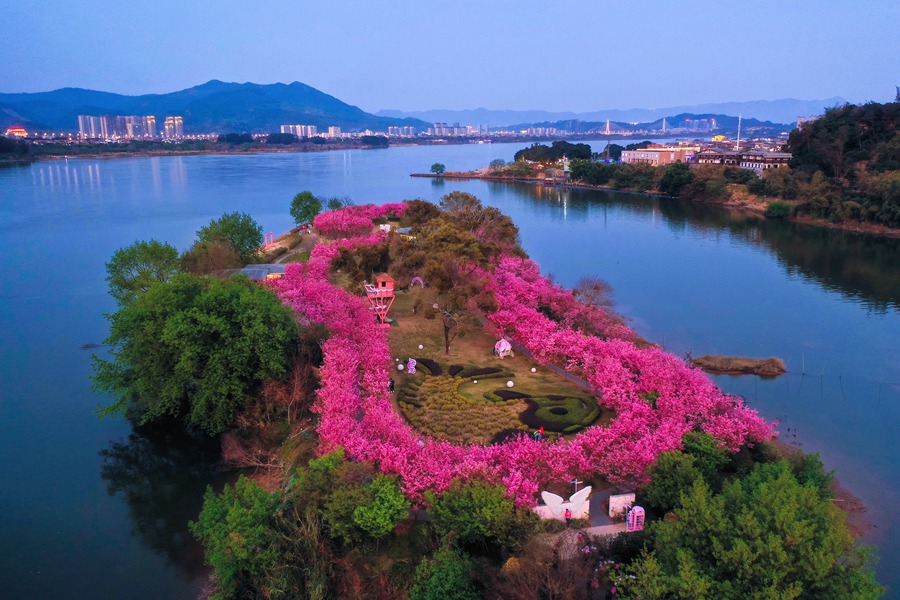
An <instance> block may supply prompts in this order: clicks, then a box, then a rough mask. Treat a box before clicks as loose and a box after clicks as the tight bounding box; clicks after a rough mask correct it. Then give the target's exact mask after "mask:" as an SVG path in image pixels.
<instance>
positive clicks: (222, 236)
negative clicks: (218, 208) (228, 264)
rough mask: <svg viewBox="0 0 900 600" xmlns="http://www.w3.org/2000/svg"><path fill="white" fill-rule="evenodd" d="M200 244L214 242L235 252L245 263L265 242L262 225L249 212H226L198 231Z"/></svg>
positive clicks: (251, 258) (250, 259)
mask: <svg viewBox="0 0 900 600" xmlns="http://www.w3.org/2000/svg"><path fill="white" fill-rule="evenodd" d="M197 241H198V242H199V243H200V244H211V243H214V242H217V243H221V244H223V245H225V247H227V248H228V249H229V250H232V251H233V252H235V253H236V254H237V255H238V257H239V258H240V260H241V261H242V262H243V263H245V264H246V263H249V262H251V261H252V260H253V259H254V258H255V257H256V253H257V251H258V250H259V247H260V246H261V245H262V243H263V231H262V227H260V226H259V224H258V223H257V222H256V221H254V220H253V217H251V216H250V215H248V214H247V213H241V212H233V213H226V214H224V215H222V216H221V217H219V218H218V219H213V220H212V221H210V222H209V225H206V226H204V227H201V228H200V230H199V231H198V232H197Z"/></svg>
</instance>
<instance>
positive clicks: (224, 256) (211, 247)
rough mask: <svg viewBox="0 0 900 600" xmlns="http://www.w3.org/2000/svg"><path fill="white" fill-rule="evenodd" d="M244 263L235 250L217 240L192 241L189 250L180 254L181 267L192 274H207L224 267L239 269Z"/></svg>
mask: <svg viewBox="0 0 900 600" xmlns="http://www.w3.org/2000/svg"><path fill="white" fill-rule="evenodd" d="M244 264H245V263H244V261H243V260H241V257H240V255H239V254H238V253H237V252H235V251H234V250H232V249H231V247H230V246H228V245H227V244H225V243H224V242H220V241H218V240H212V241H209V242H194V245H193V246H191V248H190V250H188V251H187V252H185V253H184V254H182V255H181V265H182V268H184V270H185V271H186V272H188V273H193V274H194V275H209V274H210V273H215V272H216V271H221V270H224V269H239V268H241V267H243V266H244Z"/></svg>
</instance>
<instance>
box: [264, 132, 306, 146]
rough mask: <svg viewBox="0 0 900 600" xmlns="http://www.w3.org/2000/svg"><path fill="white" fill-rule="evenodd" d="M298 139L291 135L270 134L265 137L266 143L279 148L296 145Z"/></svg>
mask: <svg viewBox="0 0 900 600" xmlns="http://www.w3.org/2000/svg"><path fill="white" fill-rule="evenodd" d="M299 141H300V139H299V138H298V137H297V136H296V135H294V134H293V133H270V134H269V135H267V136H266V143H267V144H273V145H280V146H289V145H291V144H296V143H298V142H299Z"/></svg>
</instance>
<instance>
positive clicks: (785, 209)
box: [766, 201, 794, 219]
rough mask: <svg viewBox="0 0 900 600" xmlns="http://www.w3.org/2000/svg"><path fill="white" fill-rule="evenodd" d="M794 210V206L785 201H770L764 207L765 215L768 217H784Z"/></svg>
mask: <svg viewBox="0 0 900 600" xmlns="http://www.w3.org/2000/svg"><path fill="white" fill-rule="evenodd" d="M793 212H794V207H793V206H791V205H790V204H788V203H787V202H778V201H775V202H770V203H769V205H768V206H767V207H766V216H767V217H769V218H770V219H786V218H788V217H790V216H791V214H793Z"/></svg>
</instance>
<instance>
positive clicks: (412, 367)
mask: <svg viewBox="0 0 900 600" xmlns="http://www.w3.org/2000/svg"><path fill="white" fill-rule="evenodd" d="M406 372H407V373H409V374H410V375H415V374H416V359H414V358H411V359H409V362H408V363H406Z"/></svg>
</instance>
